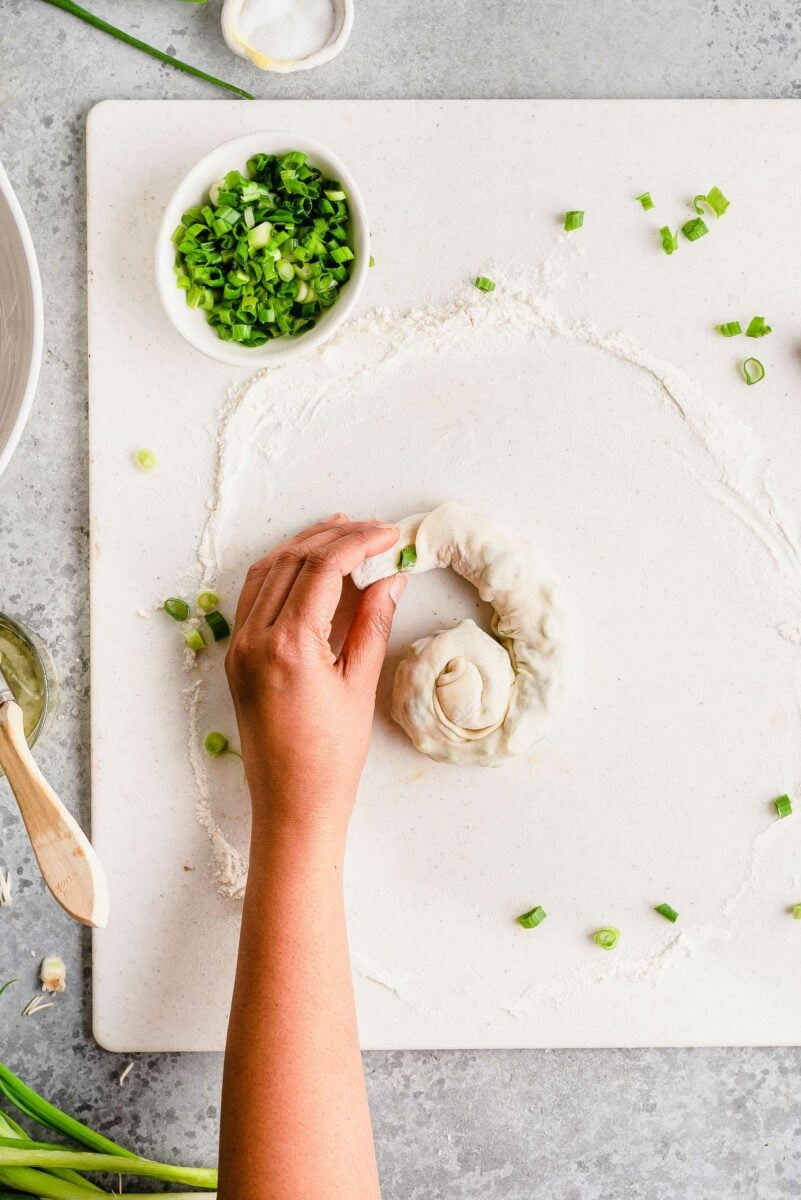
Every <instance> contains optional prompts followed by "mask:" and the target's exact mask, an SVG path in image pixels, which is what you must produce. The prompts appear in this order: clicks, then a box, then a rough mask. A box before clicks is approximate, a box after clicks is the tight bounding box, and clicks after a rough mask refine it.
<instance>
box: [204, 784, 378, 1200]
mask: <svg viewBox="0 0 801 1200" xmlns="http://www.w3.org/2000/svg"><path fill="white" fill-rule="evenodd" d="M256 810H257V813H258V812H260V811H261V812H263V811H264V807H263V806H260V805H259V803H258V798H257V804H256ZM344 848H345V827H344V824H339V825H336V826H334V827H330V826H324V825H322V824H320V823H315V822H305V821H298V822H295V823H290V822H289V821H287V820H286V819H284V818H282V819H280V820H273V821H271V820H270V819H269V818H267V817H257V819H256V821H255V824H254V831H253V842H252V847H251V873H250V878H249V881H248V887H247V894H246V897H245V904H244V912H243V921H242V933H241V939H240V949H239V965H238V968H237V978H236V986H235V990H234V998H233V1004H232V1009H231V1019H230V1026H229V1034H228V1047H227V1051H226V1060H225V1079H224V1087H223V1113H222V1129H221V1145H220V1179H221V1186H220V1191H219V1195H220V1200H244V1198H245V1197H251V1196H258V1197H259V1198H260V1200H273V1198H274V1200H279V1198H280V1200H287V1197H292V1200H339V1198H340V1197H341V1198H342V1200H346V1198H347V1200H377V1198H378V1197H379V1195H380V1192H379V1185H378V1175H377V1169H376V1164H375V1155H374V1150H373V1140H372V1132H371V1128H370V1116H369V1111H368V1107H367V1097H366V1092H365V1086H364V1076H363V1071H362V1063H361V1055H360V1051H359V1043H358V1034H357V1029H356V1017H355V1010H354V1003H353V988H352V982H351V973H350V960H349V954H348V944H347V932H346V928H345V913H344V900H343V881H342V873H343V862H344Z"/></svg>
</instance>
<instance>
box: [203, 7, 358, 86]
mask: <svg viewBox="0 0 801 1200" xmlns="http://www.w3.org/2000/svg"><path fill="white" fill-rule="evenodd" d="M248 8H249V5H248V0H225V3H224V4H223V10H222V31H223V37H224V38H225V40H226V42H227V43H228V45H229V47H230V48H231V50H233V52H234V54H238V55H240V56H241V57H242V58H248V59H250V61H251V62H252V63H254V64H255V65H256V66H257V67H259V69H260V70H262V71H278V72H287V71H308V70H309V69H310V68H311V67H321V66H322V65H323V63H327V62H330V61H331V59H332V58H336V56H337V54H339V52H340V50H341V49H342V47H343V46H344V45H345V43H346V42H347V40H348V38H349V37H350V31H351V29H352V28H353V0H333V17H334V22H333V26H332V29H331V35H330V37H329V38H328V41H327V42H326V43H325V45H323V46H318V47H317V48H316V49H314V50H310V51H309V52H308V53H307V54H304V55H303V56H302V57H300V58H272V57H270V56H269V55H268V54H266V53H264V52H263V51H260V50H259V49H258V48H257V47H256V46H252V45H250V44H249V41H248V37H247V36H246V31H248V32H249V31H251V30H253V29H254V28H258V21H254V22H253V23H252V24H251V22H249V21H248V20H247V11H248ZM250 36H251V37H253V36H254V34H253V33H251V34H250ZM262 37H263V38H264V39H265V40H266V41H267V42H268V44H269V31H268V30H265V31H264V32H263V33H262ZM256 40H259V39H258V35H256Z"/></svg>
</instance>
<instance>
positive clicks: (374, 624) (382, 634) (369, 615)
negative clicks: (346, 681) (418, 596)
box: [340, 575, 407, 686]
mask: <svg viewBox="0 0 801 1200" xmlns="http://www.w3.org/2000/svg"><path fill="white" fill-rule="evenodd" d="M406 584H407V579H406V577H405V576H404V575H392V576H391V577H390V578H389V579H381V580H379V582H378V583H374V584H373V585H372V586H371V587H369V588H368V589H367V591H366V592H364V594H363V595H362V598H361V600H360V601H359V607H358V608H357V609H356V613H355V615H354V618H353V620H352V622H351V626H350V629H349V630H348V635H347V637H346V638H345V643H344V645H343V647H342V653H341V655H340V662H341V663H342V666H343V668H344V671H345V674H346V675H361V676H362V677H364V678H365V682H369V683H370V684H371V685H373V686H375V684H376V683H377V682H378V675H379V672H380V670H381V665H382V663H383V661H384V656H385V655H386V652H387V642H388V641H389V635H390V633H391V632H392V622H393V620H394V617H395V609H396V607H397V604H398V601H399V600H400V598H401V596H402V595H403V593H404V592H405V591H406Z"/></svg>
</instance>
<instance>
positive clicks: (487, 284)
mask: <svg viewBox="0 0 801 1200" xmlns="http://www.w3.org/2000/svg"><path fill="white" fill-rule="evenodd" d="M475 286H476V287H477V288H478V290H479V291H480V292H494V291H495V284H494V283H493V282H492V280H491V279H487V277H486V275H477V276H476V279H475Z"/></svg>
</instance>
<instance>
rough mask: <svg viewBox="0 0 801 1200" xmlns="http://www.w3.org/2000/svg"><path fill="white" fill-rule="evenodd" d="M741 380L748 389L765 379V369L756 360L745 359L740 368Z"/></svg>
mask: <svg viewBox="0 0 801 1200" xmlns="http://www.w3.org/2000/svg"><path fill="white" fill-rule="evenodd" d="M742 371H743V378H744V379H745V382H746V383H747V384H748V386H749V387H750V386H751V384H752V383H759V382H760V380H762V379H764V378H765V368H764V366H763V365H762V363H761V362H760V361H759V359H758V358H747V359H746V360H745V362H744V363H743V366H742Z"/></svg>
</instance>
